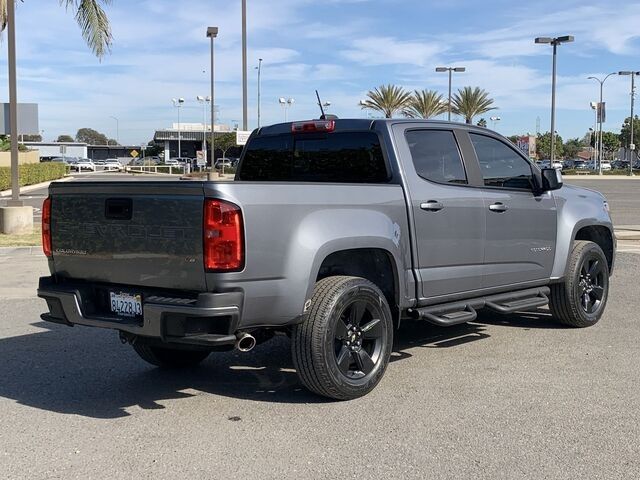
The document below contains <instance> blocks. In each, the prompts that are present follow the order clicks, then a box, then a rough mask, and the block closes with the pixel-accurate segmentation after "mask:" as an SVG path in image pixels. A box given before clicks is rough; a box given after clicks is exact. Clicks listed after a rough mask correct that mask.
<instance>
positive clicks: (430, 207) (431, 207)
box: [420, 200, 444, 212]
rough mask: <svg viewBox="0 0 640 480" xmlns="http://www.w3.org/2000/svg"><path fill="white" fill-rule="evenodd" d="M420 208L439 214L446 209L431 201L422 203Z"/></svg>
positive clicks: (440, 204)
mask: <svg viewBox="0 0 640 480" xmlns="http://www.w3.org/2000/svg"><path fill="white" fill-rule="evenodd" d="M420 208H421V209H422V210H427V211H428V212H437V211H438V210H442V209H443V208H444V205H442V203H440V202H437V201H435V200H429V201H428V202H425V203H421V204H420Z"/></svg>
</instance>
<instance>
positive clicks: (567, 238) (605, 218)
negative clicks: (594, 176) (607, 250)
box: [551, 185, 615, 280]
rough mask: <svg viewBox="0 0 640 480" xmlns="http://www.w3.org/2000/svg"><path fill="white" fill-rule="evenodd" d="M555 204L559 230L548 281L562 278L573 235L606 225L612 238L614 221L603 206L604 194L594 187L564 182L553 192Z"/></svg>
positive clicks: (574, 236) (573, 238) (613, 236)
mask: <svg viewBox="0 0 640 480" xmlns="http://www.w3.org/2000/svg"><path fill="white" fill-rule="evenodd" d="M554 196H555V198H556V204H557V207H558V233H557V240H556V256H555V260H554V263H553V269H552V271H551V280H559V279H562V278H564V276H565V272H566V269H567V264H568V260H569V255H570V254H571V246H572V244H573V241H574V240H575V238H576V234H577V233H578V232H579V231H580V230H581V229H582V228H584V227H589V226H600V227H605V228H607V229H608V230H609V232H610V233H611V236H612V238H613V241H614V255H615V235H614V232H613V223H612V221H611V217H610V216H609V212H607V211H606V210H605V209H604V203H605V201H606V199H605V197H604V196H603V195H602V194H601V193H599V192H595V191H593V190H588V189H585V188H580V187H575V186H572V185H565V186H564V187H562V188H561V189H560V190H558V191H556V192H554Z"/></svg>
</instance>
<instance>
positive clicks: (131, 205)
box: [38, 119, 616, 399]
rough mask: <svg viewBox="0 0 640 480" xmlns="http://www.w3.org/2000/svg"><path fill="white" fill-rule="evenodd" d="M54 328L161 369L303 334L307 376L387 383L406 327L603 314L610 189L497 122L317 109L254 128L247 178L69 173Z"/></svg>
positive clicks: (318, 383)
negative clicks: (112, 338)
mask: <svg viewBox="0 0 640 480" xmlns="http://www.w3.org/2000/svg"><path fill="white" fill-rule="evenodd" d="M42 218H43V230H42V231H43V247H44V251H45V254H46V255H47V256H48V259H49V267H50V270H51V276H48V277H43V278H41V279H40V285H39V289H38V295H39V296H40V297H42V298H43V299H45V300H46V302H47V305H48V309H49V312H48V313H45V314H43V315H42V318H43V319H44V320H47V321H51V322H56V323H61V324H65V325H69V326H73V325H86V326H91V327H101V328H109V329H114V330H117V331H119V332H120V338H121V340H122V341H123V342H128V343H130V344H131V345H132V346H133V348H134V349H135V351H136V352H137V353H138V354H139V355H140V356H141V357H142V358H143V359H144V360H146V361H148V362H150V363H152V364H154V365H158V366H160V367H187V366H192V365H195V364H197V363H199V362H201V361H202V360H203V359H205V358H206V357H207V355H209V354H210V353H211V352H213V351H219V350H225V349H233V348H237V349H239V350H241V351H249V350H251V349H252V348H253V347H254V346H255V345H256V344H257V343H260V342H263V341H265V340H267V339H269V338H270V337H271V336H273V335H274V334H276V333H278V334H281V333H284V334H286V335H288V336H290V338H291V352H292V356H293V363H294V365H295V368H296V369H297V372H298V374H299V377H300V379H301V381H302V383H303V384H304V385H305V386H306V387H307V388H309V389H310V390H312V391H313V392H316V393H317V394H320V395H324V396H327V397H331V398H335V399H351V398H355V397H358V396H361V395H364V394H366V393H368V392H369V391H371V390H372V389H373V388H374V387H375V386H376V384H377V383H378V382H379V381H380V379H381V378H382V375H383V374H384V371H385V368H386V366H387V364H388V362H389V356H390V354H391V350H392V346H393V345H392V344H393V332H394V330H395V329H396V328H399V327H400V324H401V320H402V319H407V318H412V319H421V320H424V321H427V322H431V323H433V324H435V325H439V326H449V325H454V324H459V323H464V322H471V321H473V320H474V319H476V315H477V313H476V311H477V310H478V309H481V308H486V309H490V310H492V311H494V312H496V313H498V314H503V313H511V312H520V311H524V310H528V309H533V308H536V307H542V306H544V305H547V304H548V305H549V308H550V310H551V313H552V315H553V318H555V319H556V320H557V321H558V322H560V323H563V324H566V325H571V326H574V327H586V326H590V325H593V324H595V323H596V322H597V321H598V320H599V319H600V317H601V316H602V313H603V311H604V308H605V305H606V302H607V294H608V288H609V276H610V275H611V272H612V270H613V264H614V257H615V246H616V244H615V242H616V241H615V237H614V235H613V227H612V223H611V219H610V216H609V207H608V204H607V201H606V200H605V198H604V197H603V196H602V195H601V194H599V193H597V192H594V191H591V190H587V189H583V188H577V187H573V186H568V185H564V186H563V184H562V178H561V175H560V173H559V172H558V171H556V170H554V169H543V170H540V169H539V168H538V167H537V166H536V165H534V164H533V163H531V162H530V161H529V160H528V159H527V158H526V157H524V156H523V155H522V154H521V152H520V151H519V150H518V149H517V148H515V147H514V145H512V144H511V143H510V142H509V141H508V140H507V139H505V138H503V137H501V136H500V135H498V134H496V133H494V132H492V131H490V130H487V129H485V128H480V127H474V126H470V125H462V124H455V123H447V122H438V121H421V120H373V121H372V120H363V119H360V120H312V121H305V122H293V123H285V124H279V125H274V126H269V127H263V128H260V129H258V130H256V131H254V132H253V134H252V135H251V137H250V139H249V142H248V144H247V146H246V147H245V149H244V152H243V154H242V157H241V159H240V162H239V165H238V171H237V173H236V178H235V181H229V182H208V181H191V182H186V181H173V182H149V181H140V182H68V183H53V184H52V185H51V187H50V196H49V198H48V199H47V200H46V201H45V204H44V208H43V215H42Z"/></svg>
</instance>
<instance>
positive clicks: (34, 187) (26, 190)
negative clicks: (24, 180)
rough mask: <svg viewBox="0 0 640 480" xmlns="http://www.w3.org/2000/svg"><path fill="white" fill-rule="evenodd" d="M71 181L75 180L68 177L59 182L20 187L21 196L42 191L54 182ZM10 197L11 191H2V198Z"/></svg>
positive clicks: (60, 179) (51, 181)
mask: <svg viewBox="0 0 640 480" xmlns="http://www.w3.org/2000/svg"><path fill="white" fill-rule="evenodd" d="M69 180H73V177H71V176H67V177H62V178H58V179H57V180H50V181H48V182H42V183H35V184H33V185H25V186H24V187H20V195H22V194H24V193H29V192H31V191H33V190H40V189H41V188H47V187H48V186H49V185H51V184H52V183H53V182H68V181H69ZM10 196H11V189H9V190H2V191H0V198H5V197H10Z"/></svg>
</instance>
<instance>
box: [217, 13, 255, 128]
mask: <svg viewBox="0 0 640 480" xmlns="http://www.w3.org/2000/svg"><path fill="white" fill-rule="evenodd" d="M212 98H213V95H212ZM242 129H243V130H245V131H247V130H248V129H249V127H248V125H247V0H242Z"/></svg>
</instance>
